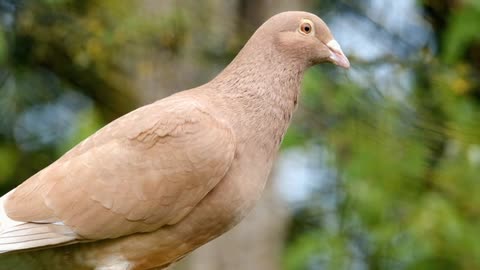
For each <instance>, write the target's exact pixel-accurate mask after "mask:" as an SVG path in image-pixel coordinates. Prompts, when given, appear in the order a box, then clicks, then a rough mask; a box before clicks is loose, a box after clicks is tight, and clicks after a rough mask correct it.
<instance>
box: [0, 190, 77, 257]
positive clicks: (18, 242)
mask: <svg viewBox="0 0 480 270" xmlns="http://www.w3.org/2000/svg"><path fill="white" fill-rule="evenodd" d="M12 192H13V190H12V191H10V192H9V193H7V194H6V195H4V196H3V197H1V198H0V254H1V253H7V252H14V251H20V250H25V249H34V248H43V247H47V246H52V245H61V244H67V243H69V242H72V241H74V240H75V239H76V238H77V235H76V234H75V233H74V232H73V231H72V230H71V229H70V228H69V227H68V226H65V225H64V224H63V223H60V222H56V223H40V222H39V223H35V222H22V221H16V220H13V219H11V218H10V217H8V215H7V214H6V212H5V207H4V206H5V201H6V198H7V197H8V195H9V194H11V193H12Z"/></svg>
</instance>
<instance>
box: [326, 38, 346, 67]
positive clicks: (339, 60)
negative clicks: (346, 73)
mask: <svg viewBox="0 0 480 270" xmlns="http://www.w3.org/2000/svg"><path fill="white" fill-rule="evenodd" d="M327 47H328V48H329V49H330V57H329V59H330V61H332V63H334V64H335V65H337V66H340V67H343V68H346V69H348V68H350V61H348V58H347V57H346V56H345V54H344V53H343V51H342V48H341V47H340V44H338V42H337V41H336V40H335V39H332V40H331V41H329V42H328V43H327Z"/></svg>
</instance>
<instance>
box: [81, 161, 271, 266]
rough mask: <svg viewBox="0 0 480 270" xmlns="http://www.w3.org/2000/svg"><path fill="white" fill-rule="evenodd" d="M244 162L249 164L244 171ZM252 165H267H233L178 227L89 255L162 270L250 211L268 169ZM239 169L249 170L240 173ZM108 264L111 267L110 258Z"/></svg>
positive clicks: (105, 246)
mask: <svg viewBox="0 0 480 270" xmlns="http://www.w3.org/2000/svg"><path fill="white" fill-rule="evenodd" d="M243 162H248V163H251V164H250V165H248V166H249V167H244V166H245V164H243V165H242V163H243ZM253 163H256V164H266V163H265V162H258V160H257V161H256V160H255V159H250V160H236V161H234V163H233V164H232V167H231V169H230V170H229V172H228V173H227V175H226V176H225V178H224V179H223V180H222V181H221V182H220V183H219V184H218V185H217V186H216V187H215V189H214V190H212V191H211V192H210V193H209V194H208V195H207V196H206V197H205V198H204V199H203V200H202V201H201V202H200V203H199V204H198V205H196V206H195V208H194V210H192V212H191V213H190V214H189V215H187V216H186V217H185V218H184V219H183V220H181V221H180V222H178V223H177V224H175V225H171V226H165V227H162V228H161V229H160V230H158V231H155V232H151V233H145V234H136V235H132V236H128V237H123V238H121V239H116V240H108V241H105V243H104V244H102V245H96V246H95V247H94V248H95V250H92V251H89V254H91V256H92V258H94V259H95V260H96V261H95V264H96V265H98V264H99V263H100V262H99V261H98V258H96V257H95V256H96V254H102V253H103V254H118V253H122V254H125V255H122V256H123V257H122V258H124V259H125V260H126V261H128V262H129V263H130V264H131V265H132V267H131V269H151V268H152V269H153V268H157V267H160V268H158V269H162V268H161V267H162V266H164V267H166V266H168V265H169V264H171V263H172V262H175V261H177V260H179V259H180V258H182V257H183V256H185V254H188V253H189V252H191V251H193V250H194V249H196V248H198V247H199V246H201V245H203V244H205V243H207V242H209V241H210V240H212V239H214V238H216V237H218V236H220V235H221V234H223V233H224V232H226V231H228V230H229V229H231V228H232V227H233V226H235V225H236V224H237V223H238V222H240V221H241V219H242V218H243V217H244V216H245V215H246V214H247V213H248V212H249V210H251V208H252V207H253V206H254V204H255V202H256V201H257V200H258V198H259V197H260V194H261V192H262V191H263V188H264V186H265V183H266V180H267V178H268V174H269V172H270V168H271V162H267V166H265V165H264V167H263V168H259V167H257V168H255V166H254V165H252V164H253ZM240 168H251V169H250V170H249V171H242V170H241V169H240ZM105 261H107V260H106V259H105ZM108 261H109V263H110V259H109V258H108ZM100 264H101V263H100Z"/></svg>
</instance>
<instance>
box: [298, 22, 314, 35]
mask: <svg viewBox="0 0 480 270" xmlns="http://www.w3.org/2000/svg"><path fill="white" fill-rule="evenodd" d="M312 30H313V26H312V25H311V24H310V23H308V22H303V23H302V24H301V25H300V31H302V33H304V34H307V35H308V34H310V33H311V32H312Z"/></svg>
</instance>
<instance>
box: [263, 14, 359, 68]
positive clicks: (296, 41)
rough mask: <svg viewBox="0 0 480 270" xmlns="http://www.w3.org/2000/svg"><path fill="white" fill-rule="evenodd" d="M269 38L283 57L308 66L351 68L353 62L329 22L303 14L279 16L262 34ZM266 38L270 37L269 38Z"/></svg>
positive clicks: (271, 21)
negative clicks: (345, 52) (331, 29)
mask: <svg viewBox="0 0 480 270" xmlns="http://www.w3.org/2000/svg"><path fill="white" fill-rule="evenodd" d="M258 32H263V35H262V36H264V37H265V36H269V37H271V38H272V42H273V43H274V44H275V46H276V47H277V48H278V49H279V50H280V52H281V53H283V54H286V55H288V56H289V57H290V58H293V59H298V60H301V61H304V63H306V64H307V65H308V66H311V65H316V64H320V63H323V62H331V63H333V64H335V65H337V66H340V67H343V68H349V67H350V62H349V61H348V58H347V57H346V56H345V54H344V53H343V51H342V49H341V47H340V45H339V44H338V42H337V41H336V40H335V38H334V37H333V35H332V33H331V32H330V29H329V28H328V26H327V25H326V24H325V22H324V21H323V20H322V19H320V18H319V17H318V16H316V15H314V14H311V13H308V12H301V11H289V12H283V13H280V14H277V15H275V16H273V17H272V18H270V19H269V20H268V21H267V22H265V23H264V24H263V25H262V26H261V27H260V28H259V30H258ZM265 34H266V35H265Z"/></svg>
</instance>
